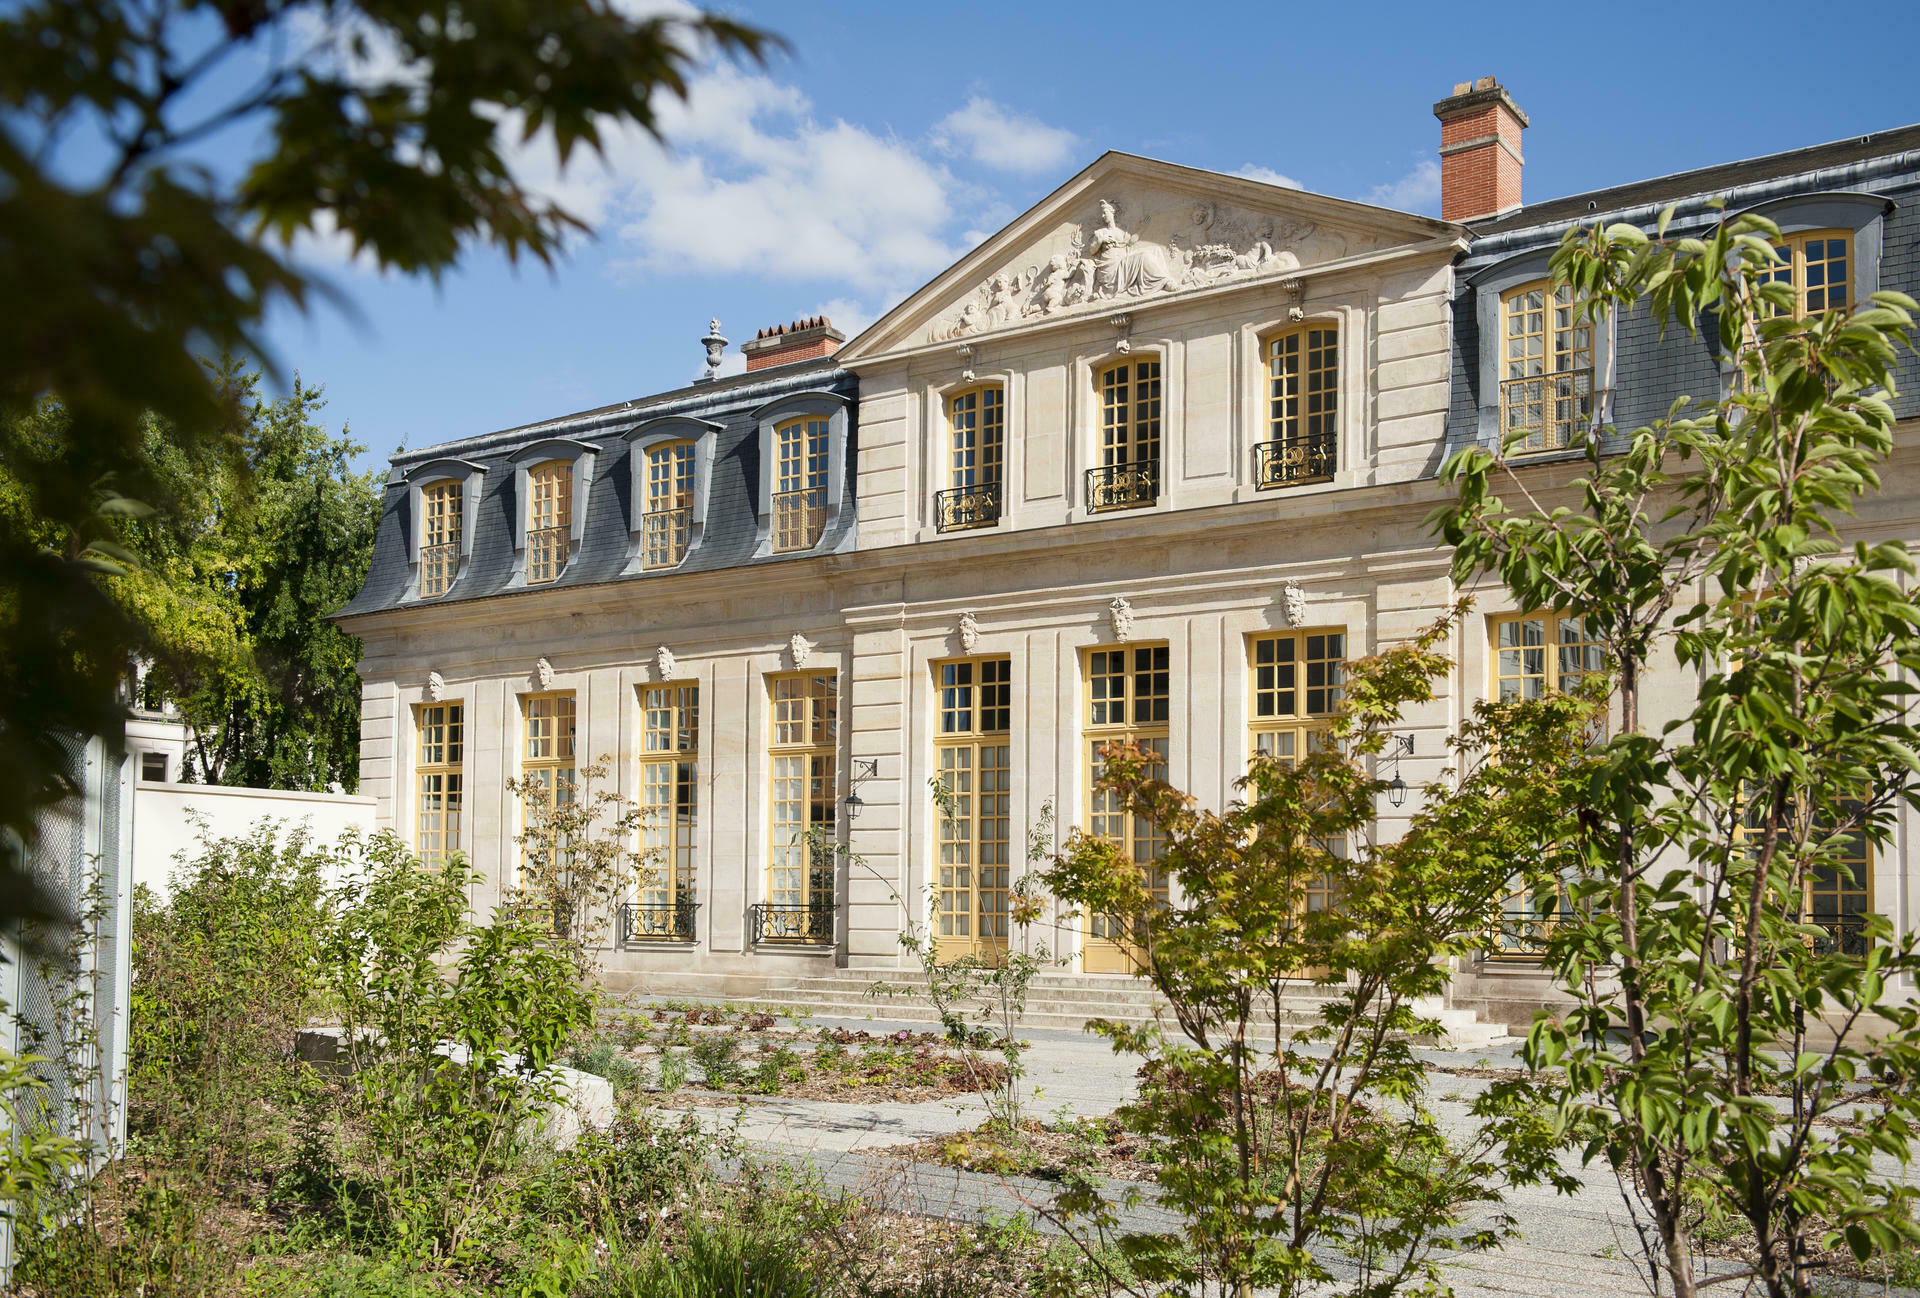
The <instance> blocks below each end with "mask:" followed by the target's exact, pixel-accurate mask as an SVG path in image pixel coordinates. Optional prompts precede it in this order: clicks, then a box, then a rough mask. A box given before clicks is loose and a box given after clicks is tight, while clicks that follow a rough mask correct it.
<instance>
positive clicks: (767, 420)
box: [751, 388, 853, 559]
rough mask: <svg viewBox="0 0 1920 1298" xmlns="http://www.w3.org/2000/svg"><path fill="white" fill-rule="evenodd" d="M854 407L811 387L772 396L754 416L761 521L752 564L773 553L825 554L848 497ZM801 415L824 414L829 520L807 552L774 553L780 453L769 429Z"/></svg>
mask: <svg viewBox="0 0 1920 1298" xmlns="http://www.w3.org/2000/svg"><path fill="white" fill-rule="evenodd" d="M852 405H853V403H852V402H851V401H849V400H848V399H847V398H846V397H843V396H841V395H840V394H839V393H837V392H827V391H824V390H821V389H812V388H810V389H808V390H807V391H804V392H791V393H788V394H787V395H786V396H783V397H776V398H774V399H773V400H772V401H769V402H767V404H765V405H764V406H761V407H760V408H759V409H757V410H755V411H754V412H753V422H754V426H755V429H756V431H757V432H758V435H759V439H760V485H759V494H758V495H757V496H756V497H755V500H756V502H757V505H758V509H757V513H758V515H759V517H758V518H757V519H756V520H755V523H754V541H753V554H752V556H751V557H752V558H753V559H769V558H773V557H775V556H776V554H777V555H778V556H780V557H786V556H791V555H803V554H820V553H823V551H822V549H821V547H822V546H825V545H826V544H827V538H828V537H829V536H831V535H832V534H833V531H834V528H835V526H836V524H838V523H839V521H840V510H841V507H842V505H843V503H844V501H845V498H846V490H847V471H846V466H847V426H848V423H849V420H850V419H851V409H852ZM802 415H824V416H826V419H827V521H826V523H825V525H824V526H822V527H821V529H820V539H819V540H817V541H815V542H814V543H813V545H812V546H811V547H810V548H808V549H805V550H781V551H777V552H776V551H775V550H774V548H773V488H774V481H773V478H774V471H775V462H776V458H777V456H778V454H779V448H778V446H777V445H776V442H775V437H774V431H773V430H774V426H775V425H776V424H782V423H785V422H786V421H787V420H789V419H794V418H797V417H799V416H802Z"/></svg>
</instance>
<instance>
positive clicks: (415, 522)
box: [400, 456, 487, 604]
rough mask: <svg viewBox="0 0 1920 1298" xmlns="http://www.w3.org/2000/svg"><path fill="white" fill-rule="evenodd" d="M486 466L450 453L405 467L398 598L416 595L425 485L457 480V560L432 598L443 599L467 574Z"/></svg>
mask: <svg viewBox="0 0 1920 1298" xmlns="http://www.w3.org/2000/svg"><path fill="white" fill-rule="evenodd" d="M486 480H487V470H486V466H485V465H481V464H475V463H474V462H473V461H471V460H462V459H458V458H455V457H452V456H449V457H446V458H443V459H438V460H429V461H427V462H426V463H425V464H422V465H419V466H417V467H416V468H413V469H411V470H409V471H408V473H407V476H406V479H405V482H406V484H407V515H406V520H407V526H406V536H407V587H406V589H405V590H404V591H402V592H401V594H400V602H401V603H403V604H406V603H411V602H413V601H415V600H418V599H420V598H421V595H420V532H421V529H422V528H423V527H424V526H425V525H426V517H427V515H426V500H425V495H426V489H427V488H428V487H433V486H438V485H439V484H440V483H443V482H458V483H459V484H460V561H459V563H458V565H457V566H456V567H455V569H454V573H453V579H452V580H451V581H449V582H448V583H447V588H446V589H445V590H443V591H441V592H440V593H439V594H438V595H434V596H431V597H430V598H432V599H445V598H446V597H447V596H448V595H451V594H452V593H453V591H454V588H455V587H456V586H458V585H459V584H460V579H461V578H462V577H464V576H466V575H467V564H468V562H469V561H470V560H471V559H472V558H473V537H474V532H475V530H476V527H477V525H478V523H479V519H480V495H481V492H482V491H483V490H484V489H485V487H486Z"/></svg>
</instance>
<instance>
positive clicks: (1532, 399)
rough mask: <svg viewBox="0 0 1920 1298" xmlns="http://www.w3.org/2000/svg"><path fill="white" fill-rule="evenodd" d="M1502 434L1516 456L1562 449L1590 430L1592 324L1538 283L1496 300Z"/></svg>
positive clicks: (1567, 293) (1564, 294) (1566, 294)
mask: <svg viewBox="0 0 1920 1298" xmlns="http://www.w3.org/2000/svg"><path fill="white" fill-rule="evenodd" d="M1500 325H1501V328H1500V348H1501V353H1500V435H1501V441H1502V444H1503V445H1506V446H1507V447H1508V448H1509V449H1510V450H1511V451H1513V452H1515V453H1516V454H1523V453H1525V452H1527V451H1557V450H1563V449H1565V448H1566V446H1567V445H1568V443H1569V442H1571V441H1572V439H1573V437H1574V435H1575V434H1576V433H1579V432H1582V431H1584V430H1586V429H1588V428H1591V427H1593V392H1594V384H1593V322H1592V321H1591V320H1588V319H1587V318H1585V317H1584V316H1582V315H1581V314H1580V311H1579V309H1578V308H1577V307H1576V306H1575V304H1574V300H1573V290H1572V289H1570V288H1568V287H1567V286H1566V285H1565V284H1562V285H1561V286H1560V287H1559V288H1557V289H1556V288H1555V287H1554V286H1553V285H1552V284H1551V283H1550V282H1548V281H1546V280H1541V281H1539V282H1537V283H1533V284H1523V285H1521V286H1520V287H1519V288H1515V289H1511V290H1509V291H1508V292H1506V293H1504V294H1502V295H1501V299H1500Z"/></svg>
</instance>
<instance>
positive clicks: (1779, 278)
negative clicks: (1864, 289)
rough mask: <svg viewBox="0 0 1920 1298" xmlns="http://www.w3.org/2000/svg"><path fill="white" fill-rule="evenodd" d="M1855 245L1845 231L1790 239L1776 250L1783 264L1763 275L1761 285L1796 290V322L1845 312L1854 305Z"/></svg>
mask: <svg viewBox="0 0 1920 1298" xmlns="http://www.w3.org/2000/svg"><path fill="white" fill-rule="evenodd" d="M1852 245H1853V239H1852V236H1851V234H1850V233H1849V232H1848V231H1846V230H1815V231H1813V232H1811V233H1808V234H1795V235H1790V236H1788V237H1787V238H1786V239H1785V240H1784V241H1782V242H1780V243H1777V244H1775V245H1774V246H1773V251H1774V254H1775V255H1776V256H1778V257H1779V258H1780V264H1779V265H1777V266H1775V267H1773V269H1772V270H1770V271H1768V272H1767V273H1765V274H1763V275H1762V276H1761V277H1760V282H1761V283H1763V284H1766V283H1773V284H1785V285H1787V286H1788V287H1789V288H1791V289H1792V290H1793V314H1794V316H1795V318H1796V319H1802V320H1805V319H1810V318H1812V317H1813V316H1817V315H1822V314H1824V313H1826V312H1828V311H1844V310H1846V308H1847V305H1848V304H1849V302H1851V301H1852V297H1851V293H1850V286H1851V285H1852V283H1853V274H1852V263H1853V247H1852Z"/></svg>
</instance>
